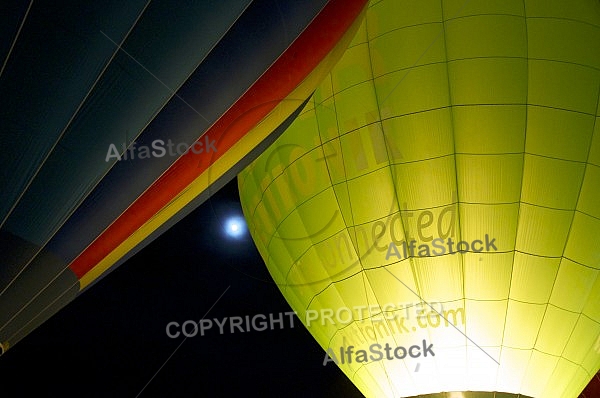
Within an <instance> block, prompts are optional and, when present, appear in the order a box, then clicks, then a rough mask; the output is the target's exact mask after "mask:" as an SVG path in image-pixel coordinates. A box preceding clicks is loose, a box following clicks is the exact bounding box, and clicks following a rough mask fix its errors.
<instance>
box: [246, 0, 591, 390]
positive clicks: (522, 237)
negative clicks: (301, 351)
mask: <svg viewBox="0 0 600 398" xmlns="http://www.w3.org/2000/svg"><path fill="white" fill-rule="evenodd" d="M599 92H600V3H599V2H598V1H594V0H588V1H586V0H579V1H566V0H565V1H558V0H552V1H547V0H544V1H542V0H539V1H513V0H502V1H485V2H484V1H474V0H471V1H468V0H467V1H465V0H448V1H439V0H437V1H429V0H419V1H400V0H383V1H372V3H371V4H370V6H369V9H368V12H367V15H366V19H365V20H364V22H363V24H362V26H361V28H360V30H359V32H358V33H357V35H356V37H355V38H354V40H353V42H352V43H351V45H350V46H349V48H348V49H347V51H346V53H345V55H344V56H343V58H342V59H341V60H340V61H339V63H338V64H337V65H336V66H335V68H334V69H333V71H332V73H331V74H330V75H329V76H328V77H327V78H326V80H325V81H324V82H323V83H322V84H321V86H320V87H319V89H318V90H317V91H316V92H315V93H314V95H313V98H312V100H311V102H310V103H309V104H308V105H307V107H306V109H304V111H303V113H302V114H301V115H300V116H299V117H298V119H297V120H296V121H295V122H294V123H293V124H292V125H291V127H290V128H289V129H288V130H287V131H286V132H285V133H284V134H283V135H282V136H281V137H280V138H279V139H278V141H277V142H275V144H274V145H272V146H271V147H270V148H268V149H267V150H266V151H265V152H264V153H263V154H262V155H261V156H260V157H259V158H258V159H257V160H256V161H255V162H254V163H253V164H251V165H250V166H249V167H248V168H247V169H246V170H244V171H243V172H242V173H241V174H240V176H239V187H240V195H241V199H242V206H243V209H244V213H245V215H246V218H247V220H248V224H249V228H250V231H251V233H252V236H253V239H254V241H255V242H256V245H257V247H258V249H259V251H260V253H261V255H262V257H263V259H264V260H265V263H266V265H267V267H268V269H269V271H270V273H271V275H272V277H273V279H274V281H275V282H276V283H277V284H278V286H279V287H280V289H281V292H282V293H283V295H284V296H285V297H286V299H287V300H288V302H289V303H290V305H291V307H292V308H293V310H294V311H296V312H297V314H298V316H299V317H300V319H301V320H302V322H303V323H304V324H305V326H306V327H307V328H308V330H309V331H310V332H311V333H312V334H313V336H314V337H315V339H316V340H317V341H318V343H319V344H320V345H321V346H322V347H323V349H324V359H323V362H324V365H325V366H336V364H337V366H340V368H341V369H342V370H343V371H344V372H345V374H346V375H347V376H348V377H349V378H350V379H351V380H352V382H353V383H355V384H356V385H357V386H358V388H359V389H360V390H361V391H362V392H363V393H364V394H365V395H366V396H368V397H400V396H402V397H404V396H417V395H422V394H430V393H437V392H444V391H500V392H508V393H514V394H524V395H527V396H531V397H544V398H546V397H561V398H563V397H576V396H577V395H578V394H579V392H581V390H582V389H583V388H584V387H585V385H586V384H587V383H588V381H589V380H590V379H591V377H592V376H593V375H594V374H595V373H596V372H598V370H599V369H600V277H599V274H600V104H599Z"/></svg>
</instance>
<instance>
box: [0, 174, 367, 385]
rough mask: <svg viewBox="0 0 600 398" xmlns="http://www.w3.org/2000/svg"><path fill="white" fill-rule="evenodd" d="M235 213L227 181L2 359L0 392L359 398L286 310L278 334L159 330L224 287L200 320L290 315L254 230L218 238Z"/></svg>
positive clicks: (193, 316) (188, 316)
mask: <svg viewBox="0 0 600 398" xmlns="http://www.w3.org/2000/svg"><path fill="white" fill-rule="evenodd" d="M235 215H240V216H241V215H242V210H241V207H240V204H239V195H238V190H237V180H235V179H234V180H233V181H232V182H231V183H229V184H228V185H226V186H225V187H224V188H223V189H221V190H220V191H219V192H217V193H216V194H214V195H213V197H212V198H211V199H210V200H209V201H207V202H205V203H204V204H202V205H201V206H200V207H198V208H197V209H196V210H195V211H194V212H192V213H191V214H190V215H188V216H187V217H186V218H184V219H183V220H181V221H180V222H179V223H177V224H176V225H175V226H174V227H173V228H171V229H170V230H168V231H167V232H166V233H164V234H163V235H162V236H160V237H159V238H158V239H156V240H155V241H154V242H152V243H151V244H150V245H148V246H147V247H146V248H144V249H143V250H141V251H140V252H139V253H138V254H136V255H135V256H134V257H132V258H131V259H130V260H129V261H127V262H125V263H124V264H123V265H121V266H120V267H119V268H117V269H116V270H115V271H113V272H111V273H110V274H109V275H108V276H106V277H105V278H104V279H102V280H101V281H100V282H98V283H97V284H96V285H94V286H93V287H91V288H90V289H89V290H88V291H86V292H84V293H83V294H82V295H81V296H80V297H78V298H77V299H75V301H73V302H72V303H70V304H69V305H67V306H66V307H65V308H63V309H62V310H61V311H60V312H59V313H58V314H56V315H55V316H54V317H52V318H51V319H50V320H49V321H47V322H46V323H44V324H43V325H42V326H41V327H39V328H38V329H36V330H35V331H34V332H33V333H31V334H30V335H29V336H27V337H25V339H23V340H22V341H21V342H19V343H18V344H16V345H15V346H14V347H11V349H10V350H8V352H7V353H6V354H5V355H4V356H2V357H0V380H1V383H0V397H13V396H24V395H33V396H44V397H136V396H138V394H139V396H140V397H166V396H168V397H184V396H185V397H190V396H211V397H212V396H217V397H219V396H240V395H241V396H261V397H284V396H285V397H362V395H361V394H360V393H359V392H358V390H357V389H356V388H355V387H354V385H353V384H352V383H351V382H350V381H349V380H348V378H347V377H346V376H345V375H344V374H343V373H342V372H341V371H340V370H339V368H337V367H336V366H335V365H333V364H329V365H327V366H323V359H324V356H325V352H324V351H323V349H322V348H321V347H320V346H319V345H318V343H317V342H316V341H315V340H314V339H313V337H312V336H311V335H310V333H309V332H308V331H307V330H306V329H305V328H304V326H303V325H302V324H301V322H300V320H299V319H298V318H297V317H294V327H293V328H291V327H290V322H289V318H288V317H287V316H285V318H284V328H283V329H275V330H269V329H267V330H265V331H255V330H251V331H250V332H246V333H241V332H239V331H237V332H236V333H234V334H231V333H226V334H223V335H220V334H219V329H218V327H217V326H216V325H213V328H212V329H210V330H208V332H207V333H206V334H205V336H200V335H199V334H198V335H197V336H196V337H190V338H187V339H186V340H185V342H183V340H184V337H183V336H180V337H179V338H176V339H171V338H169V337H168V336H167V334H166V331H165V328H166V325H167V324H168V323H169V322H171V321H175V322H179V323H180V324H181V323H183V322H185V321H187V320H194V321H199V320H200V319H201V318H202V317H203V316H204V315H205V314H206V312H207V311H209V309H210V308H211V306H213V304H214V303H215V301H217V299H219V296H221V295H222V294H223V292H224V291H225V290H226V289H227V288H228V286H229V289H228V290H227V292H226V293H225V294H224V295H223V296H222V297H221V299H220V300H218V302H217V303H216V304H215V305H214V307H213V308H212V309H210V311H209V312H208V314H207V315H206V318H207V319H213V318H217V319H219V320H221V319H222V318H224V317H231V316H240V317H245V316H246V315H249V316H250V318H252V316H254V315H256V314H265V315H266V316H268V314H269V313H274V314H279V313H284V312H287V311H291V308H290V306H289V305H288V304H287V302H286V301H285V299H284V297H283V295H282V294H281V292H280V291H279V289H278V287H277V286H276V285H275V284H274V283H273V280H272V279H271V277H270V275H269V273H268V271H267V268H266V266H265V264H264V262H263V261H262V258H261V257H260V255H259V253H258V251H257V249H256V247H255V246H254V243H253V242H252V239H251V237H250V235H249V234H248V233H246V234H245V236H243V237H241V238H238V239H235V238H230V237H227V235H226V234H225V233H224V226H223V224H224V222H225V220H226V219H227V218H228V217H230V216H235ZM213 323H214V322H213ZM225 327H226V328H227V327H228V324H226V326H225ZM275 327H276V328H278V327H279V326H278V325H275ZM182 342H183V344H181V343H182ZM180 344H181V346H180V347H179V349H177V347H178V346H179V345H180ZM172 354H173V355H172ZM171 355H172V357H170V356H171ZM169 357H170V359H169ZM167 360H168V361H167ZM161 367H162V368H161ZM159 370H160V371H159ZM157 372H158V373H157ZM145 386H146V387H145ZM144 387H145V388H144ZM142 390H143V391H142ZM40 391H42V392H43V393H42V394H40ZM140 392H141V394H140Z"/></svg>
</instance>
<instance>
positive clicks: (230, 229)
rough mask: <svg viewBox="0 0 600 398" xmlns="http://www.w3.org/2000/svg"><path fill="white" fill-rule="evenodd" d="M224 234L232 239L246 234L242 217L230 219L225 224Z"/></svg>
mask: <svg viewBox="0 0 600 398" xmlns="http://www.w3.org/2000/svg"><path fill="white" fill-rule="evenodd" d="M225 233H226V234H227V235H228V236H230V237H232V238H239V237H242V236H244V234H245V233H246V222H245V221H244V219H243V218H242V217H231V218H229V219H228V220H227V221H226V222H225Z"/></svg>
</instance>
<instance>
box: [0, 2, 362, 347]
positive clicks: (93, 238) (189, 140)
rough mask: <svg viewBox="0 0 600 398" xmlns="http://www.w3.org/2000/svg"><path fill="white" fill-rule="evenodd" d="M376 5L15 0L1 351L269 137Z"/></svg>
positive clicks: (1, 245)
mask: <svg viewBox="0 0 600 398" xmlns="http://www.w3.org/2000/svg"><path fill="white" fill-rule="evenodd" d="M365 3H366V1H364V0H360V1H351V2H347V1H331V2H327V1H324V0H315V1H309V2H303V3H302V4H300V3H295V2H289V3H286V4H285V5H282V4H279V2H277V1H270V0H265V1H254V2H251V1H246V0H227V1H220V0H219V1H202V2H194V3H193V4H192V3H190V4H178V5H174V4H171V3H165V2H163V3H160V2H159V3H154V2H148V1H132V2H126V4H125V3H123V2H119V1H109V2H102V3H98V2H96V3H94V2H88V3H87V4H77V5H72V6H66V7H62V8H61V9H60V10H59V12H57V10H56V9H55V8H52V7H50V6H45V5H43V4H38V3H34V2H31V3H29V4H25V5H23V6H18V5H16V6H7V5H5V6H4V7H5V8H7V10H6V12H3V13H0V15H2V16H3V17H5V18H6V19H7V21H6V23H3V24H0V25H2V29H4V30H5V31H6V32H7V34H6V35H1V36H0V40H1V43H0V51H2V53H0V57H1V59H2V60H3V62H2V64H1V65H2V66H1V69H0V103H1V109H2V111H1V113H0V122H1V125H2V128H3V129H4V131H3V133H2V135H0V146H1V147H2V148H4V149H9V150H3V152H2V156H0V169H1V170H2V172H1V174H0V186H2V190H1V191H0V253H1V256H0V348H1V351H4V350H5V349H7V348H8V347H9V346H12V345H14V344H15V343H16V342H17V341H19V340H20V339H21V338H23V337H24V336H25V335H27V334H28V333H29V332H30V331H31V330H33V329H34V328H35V327H36V326H37V325H39V324H40V323H41V322H43V321H44V320H46V319H47V318H48V317H50V316H51V315H52V314H54V313H55V312H56V311H58V310H59V309H60V308H62V307H63V306H64V305H66V304H67V303H68V302H69V301H71V300H72V299H73V298H74V297H76V296H77V295H78V294H79V293H80V292H82V291H83V290H84V289H86V288H87V287H89V286H91V284H93V283H94V282H96V281H97V280H98V279H99V278H100V277H102V276H103V275H106V273H107V272H109V271H110V270H111V269H113V268H114V267H116V266H118V265H119V264H121V263H122V262H123V261H125V260H126V259H127V258H129V257H131V256H132V255H133V254H135V253H136V252H137V251H138V250H139V249H140V248H141V247H143V246H144V245H146V244H148V243H149V242H150V241H151V240H152V239H154V238H155V237H156V236H157V235H158V234H160V233H161V232H163V231H164V230H165V229H166V228H168V227H169V226H170V225H172V224H174V223H175V222H177V221H178V220H179V219H181V218H182V217H183V216H184V215H186V214H187V213H189V212H190V211H191V210H193V209H194V208H195V207H196V206H198V205H199V204H200V203H201V202H202V201H204V200H206V199H207V198H208V197H209V196H210V194H211V193H212V192H214V191H215V190H216V189H217V188H218V187H220V186H222V185H224V184H225V183H226V182H227V181H229V180H231V179H232V178H234V177H235V175H236V174H237V173H238V172H239V171H240V170H241V168H242V167H243V166H244V165H245V164H247V163H248V162H249V161H250V160H252V159H253V158H254V157H256V156H257V155H258V153H260V150H261V149H262V148H264V147H265V146H266V145H268V144H269V143H270V142H272V141H273V139H274V138H275V137H276V136H277V135H278V134H280V132H281V131H283V126H286V125H287V124H289V122H290V121H291V120H292V119H293V117H294V116H295V115H296V114H297V110H298V109H299V108H300V107H301V105H302V104H303V103H304V102H305V101H306V99H307V98H308V97H310V95H311V93H312V92H313V90H314V88H315V86H316V85H317V84H318V83H319V82H320V81H321V80H322V79H323V77H324V76H325V75H326V74H327V73H328V71H329V70H330V68H331V66H332V65H333V64H334V63H335V61H336V60H337V59H338V58H339V56H340V55H341V54H342V53H343V50H344V49H345V48H346V47H347V44H348V42H349V40H350V39H351V37H352V36H353V34H354V32H355V28H353V23H354V21H355V20H356V19H357V18H358V17H359V15H360V14H361V11H362V9H363V8H364V4H365Z"/></svg>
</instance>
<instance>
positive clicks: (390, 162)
mask: <svg viewBox="0 0 600 398" xmlns="http://www.w3.org/2000/svg"><path fill="white" fill-rule="evenodd" d="M367 23H368V18H366V19H365V28H366V29H367V43H366V44H367V49H368V61H369V70H370V72H371V79H370V81H371V84H372V87H373V91H374V94H375V95H374V97H375V102H376V103H377V115H378V118H379V120H378V121H376V122H375V125H376V126H377V125H378V126H379V128H380V129H381V135H382V136H383V142H384V146H385V153H386V156H387V162H388V171H389V176H390V179H391V184H392V187H393V192H394V199H392V203H391V207H390V209H389V211H388V213H389V215H388V216H387V220H386V223H385V224H389V226H388V225H386V228H387V227H390V228H391V220H392V218H393V216H394V214H395V212H394V213H392V210H393V209H394V202H395V203H396V206H397V209H398V214H402V213H401V212H402V208H401V206H400V203H399V197H398V187H397V186H396V182H397V176H396V175H395V173H394V164H393V157H392V156H390V148H389V144H388V141H387V137H386V134H385V130H384V128H383V118H382V115H381V107H382V105H383V102H385V99H384V100H383V101H381V102H380V101H379V96H378V95H377V85H376V84H375V71H374V70H373V62H372V56H371V45H370V44H371V40H373V39H372V38H369V30H368V26H366V25H367ZM425 52H427V51H425ZM417 62H418V61H417ZM413 67H414V66H413ZM407 74H408V73H407ZM390 94H391V93H390ZM390 94H388V96H389V95H390ZM400 156H401V154H400ZM400 223H401V225H402V232H403V234H404V235H405V236H406V226H405V225H404V221H403V220H402V217H400ZM389 230H390V231H391V229H389ZM390 236H391V233H390ZM391 238H392V240H393V239H394V237H393V236H391ZM373 246H376V241H375V240H374V241H373ZM386 261H387V260H386ZM393 264H396V262H392V263H390V264H386V265H385V266H383V267H382V268H383V269H386V270H388V272H390V271H389V269H388V267H389V266H391V265H393ZM409 264H410V265H411V268H412V269H413V280H412V282H413V283H414V284H415V286H416V290H417V296H418V297H419V298H420V299H421V300H422V301H423V299H422V298H421V296H422V292H421V290H420V287H419V284H418V283H417V281H416V280H415V278H416V273H415V272H414V264H413V260H412V259H410V260H409ZM364 276H365V278H366V279H367V281H368V282H369V286H370V287H371V280H370V278H369V275H368V273H367V272H366V271H365V273H364ZM375 299H376V300H377V305H378V306H379V307H380V308H381V303H380V302H379V300H378V299H377V296H375ZM367 304H368V303H367ZM381 311H382V314H383V309H381ZM370 319H371V327H374V326H373V321H372V316H371V318H370ZM384 321H385V322H386V323H387V319H385V315H384ZM382 337H383V336H382ZM429 337H430V338H431V335H429ZM375 338H376V341H377V333H375ZM392 339H393V340H394V342H395V343H396V345H398V341H397V339H396V336H394V334H393V333H392ZM402 365H403V366H404V368H405V369H406V371H407V374H408V375H409V377H410V379H411V381H414V379H413V377H412V372H410V371H409V369H408V366H407V364H406V361H402ZM364 366H365V365H364V364H363V365H361V367H364ZM359 369H360V368H359ZM383 370H384V373H385V376H386V378H387V381H388V385H389V386H390V389H392V390H395V384H394V383H392V380H391V378H390V375H389V374H388V370H387V367H385V366H384V367H383ZM357 371H358V370H357Z"/></svg>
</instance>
